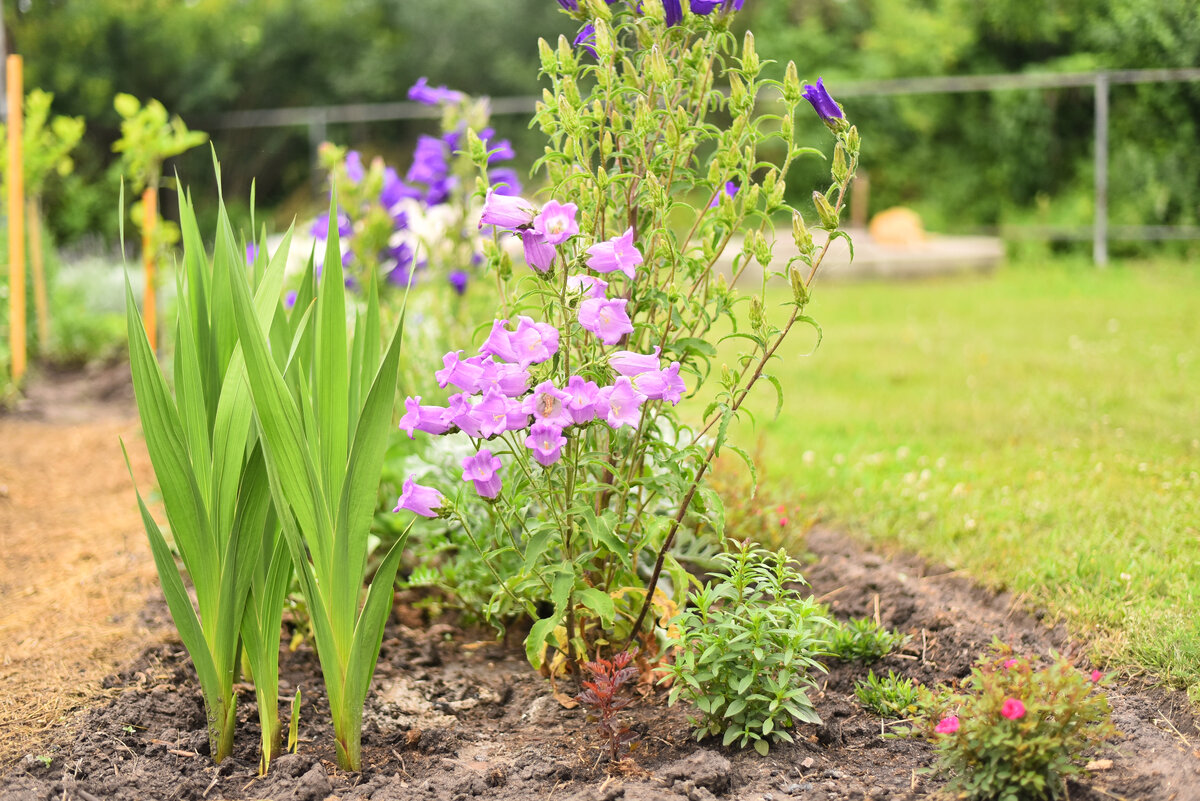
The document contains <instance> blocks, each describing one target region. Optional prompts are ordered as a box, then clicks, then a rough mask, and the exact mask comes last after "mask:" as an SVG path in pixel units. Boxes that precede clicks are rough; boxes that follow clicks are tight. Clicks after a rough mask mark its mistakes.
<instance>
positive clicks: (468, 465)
mask: <svg viewBox="0 0 1200 801" xmlns="http://www.w3.org/2000/svg"><path fill="white" fill-rule="evenodd" d="M462 466H463V481H473V482H475V491H476V492H478V493H479V497H481V498H495V497H496V496H497V495H499V494H500V474H499V472H498V471H499V470H500V457H499V456H492V452H491V451H489V450H488V449H487V448H480V450H479V453H477V454H475V455H474V456H468V457H467V458H465V459H463V460H462Z"/></svg>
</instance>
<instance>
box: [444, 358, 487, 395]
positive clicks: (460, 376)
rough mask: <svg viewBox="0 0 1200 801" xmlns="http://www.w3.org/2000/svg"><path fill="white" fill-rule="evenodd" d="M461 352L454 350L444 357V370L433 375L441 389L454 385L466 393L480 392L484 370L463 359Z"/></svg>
mask: <svg viewBox="0 0 1200 801" xmlns="http://www.w3.org/2000/svg"><path fill="white" fill-rule="evenodd" d="M461 353H462V351H461V350H452V351H450V352H449V353H447V354H446V355H445V356H443V357H442V365H443V367H442V369H441V370H438V371H437V372H436V373H434V374H433V377H434V378H435V379H437V383H438V386H439V387H442V388H443V389H444V388H445V387H446V385H447V384H453V385H454V386H456V387H458V388H459V389H461V390H463V391H465V392H478V391H479V380H480V379H481V378H482V377H483V368H482V367H480V366H479V365H478V364H471V361H470V360H469V359H461V358H460V357H459V354H461Z"/></svg>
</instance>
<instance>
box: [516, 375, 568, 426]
mask: <svg viewBox="0 0 1200 801" xmlns="http://www.w3.org/2000/svg"><path fill="white" fill-rule="evenodd" d="M570 400H571V395H570V394H569V393H567V392H564V391H563V390H561V389H559V388H558V387H556V386H554V384H553V383H551V382H550V381H543V382H542V383H540V384H538V385H537V386H536V387H534V388H533V394H532V395H530V396H529V397H528V398H527V399H526V401H525V411H527V412H529V413H531V414H532V415H533V417H534V419H535V420H537V421H538V422H540V423H551V424H553V425H555V426H557V427H558V428H560V429H562V428H566V427H567V426H569V425H571V424H572V423H574V422H575V421H574V420H572V419H571V413H570V412H569V411H568V410H567V408H566V404H567V402H568V401H570Z"/></svg>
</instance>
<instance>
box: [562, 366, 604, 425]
mask: <svg viewBox="0 0 1200 801" xmlns="http://www.w3.org/2000/svg"><path fill="white" fill-rule="evenodd" d="M599 391H600V387H598V386H596V382H595V381H587V380H585V379H584V378H583V377H582V376H577V375H573V376H571V377H570V378H568V379H567V395H568V399H567V402H566V406H567V413H568V414H570V415H571V422H572V423H574V424H575V425H582V424H584V423H590V422H592V420H594V419H596V393H598V392H599Z"/></svg>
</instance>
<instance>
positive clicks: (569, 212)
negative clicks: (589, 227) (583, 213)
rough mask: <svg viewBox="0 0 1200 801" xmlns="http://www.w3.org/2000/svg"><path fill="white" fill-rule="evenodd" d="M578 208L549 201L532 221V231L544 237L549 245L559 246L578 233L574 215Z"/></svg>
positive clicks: (571, 204)
mask: <svg viewBox="0 0 1200 801" xmlns="http://www.w3.org/2000/svg"><path fill="white" fill-rule="evenodd" d="M578 210H579V207H578V206H576V205H575V204H574V203H559V202H558V201H557V200H551V201H550V202H549V203H547V204H546V205H545V206H543V207H542V211H541V213H540V214H538V216H537V217H536V218H534V221H533V230H534V231H536V232H538V233H539V234H541V235H542V236H543V237H545V239H546V241H547V242H548V243H550V244H551V245H561V244H562V243H563V242H566V241H567V240H568V239H570V238H571V237H573V236H575V235H576V234H578V233H579V223H577V222H576V221H575V213H576V212H577V211H578Z"/></svg>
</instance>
